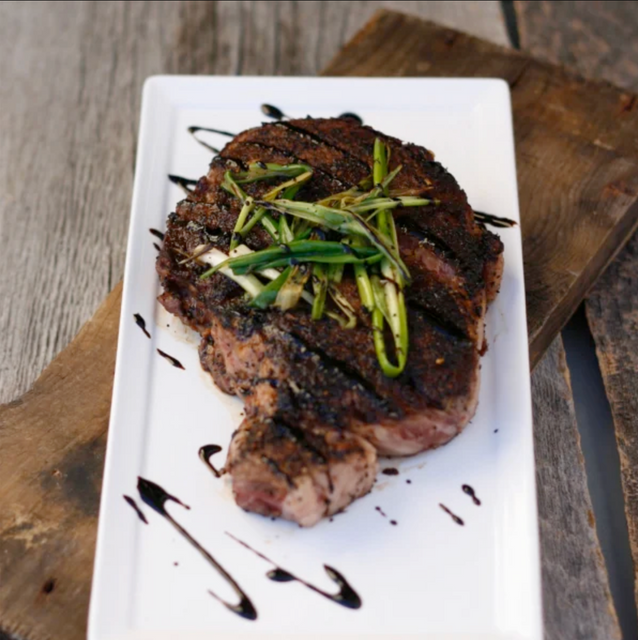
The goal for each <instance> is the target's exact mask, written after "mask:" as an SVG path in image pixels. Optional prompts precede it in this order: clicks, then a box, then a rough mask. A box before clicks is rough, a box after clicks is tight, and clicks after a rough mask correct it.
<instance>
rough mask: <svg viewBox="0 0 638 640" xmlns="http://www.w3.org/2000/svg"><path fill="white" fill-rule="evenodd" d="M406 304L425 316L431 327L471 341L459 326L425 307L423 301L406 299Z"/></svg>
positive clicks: (456, 337)
mask: <svg viewBox="0 0 638 640" xmlns="http://www.w3.org/2000/svg"><path fill="white" fill-rule="evenodd" d="M407 303H408V306H409V307H410V308H411V309H414V311H416V312H417V313H419V314H420V315H421V317H423V318H425V319H426V320H427V321H428V322H429V323H430V324H431V325H432V326H433V327H435V328H436V329H438V330H439V331H441V332H442V333H444V334H445V335H447V336H449V337H451V338H455V339H456V340H462V341H464V342H471V339H470V337H469V336H468V335H467V333H465V331H463V330H462V329H461V328H459V327H458V326H457V325H455V324H453V323H451V322H448V321H447V320H445V318H442V317H441V316H440V315H439V314H438V313H437V312H436V311H434V309H431V308H429V307H426V306H425V305H424V304H423V303H421V302H418V301H417V300H414V299H408V300H407Z"/></svg>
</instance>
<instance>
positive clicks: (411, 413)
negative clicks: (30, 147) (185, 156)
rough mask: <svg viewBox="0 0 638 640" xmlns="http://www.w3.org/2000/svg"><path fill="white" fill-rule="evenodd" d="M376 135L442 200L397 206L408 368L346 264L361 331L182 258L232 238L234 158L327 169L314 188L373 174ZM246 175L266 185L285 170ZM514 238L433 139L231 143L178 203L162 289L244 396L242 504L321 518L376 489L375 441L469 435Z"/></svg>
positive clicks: (309, 136)
mask: <svg viewBox="0 0 638 640" xmlns="http://www.w3.org/2000/svg"><path fill="white" fill-rule="evenodd" d="M377 137H379V138H381V139H382V140H383V141H384V142H385V143H386V144H387V145H388V146H389V147H390V148H391V162H392V166H397V165H399V164H401V165H402V166H403V169H402V170H401V171H400V173H399V174H398V175H397V177H396V178H395V181H394V182H393V183H392V184H393V188H397V189H401V190H405V191H406V192H409V193H411V194H424V195H425V194H427V196H426V197H428V198H432V199H436V200H438V201H440V202H439V204H437V206H427V207H412V208H407V207H406V208H398V209H395V211H394V217H395V223H396V226H397V235H398V242H399V247H400V252H401V256H402V258H403V260H404V262H405V264H406V265H407V267H408V269H409V271H410V273H411V276H412V284H411V285H410V286H409V287H407V288H406V290H405V296H406V302H407V308H408V321H409V327H410V346H409V358H408V361H407V365H406V367H405V369H404V371H403V372H402V373H401V374H400V375H399V376H398V377H397V378H389V377H386V376H385V375H384V374H383V372H382V370H381V368H380V367H379V364H378V361H377V356H376V353H375V348H374V344H373V340H372V327H371V321H370V316H369V313H368V312H367V311H366V310H365V309H363V308H362V306H361V303H360V301H359V296H358V292H357V287H356V283H355V282H354V279H353V278H351V277H348V271H346V276H345V277H344V279H343V281H342V283H341V292H342V294H343V295H344V296H345V297H346V298H347V299H348V300H349V301H350V303H351V305H352V307H353V308H354V309H355V312H356V315H357V325H356V327H355V328H354V329H343V328H342V327H341V326H339V324H338V323H337V322H335V321H334V320H332V319H330V318H327V317H324V318H323V319H321V320H319V321H313V320H312V319H311V318H310V313H309V310H308V307H305V308H302V307H301V306H300V305H298V306H297V307H295V308H294V309H292V310H290V311H287V312H281V311H280V310H277V309H267V310H265V311H262V310H259V309H255V308H252V307H250V306H249V305H248V303H247V301H246V297H245V295H244V291H243V289H242V288H241V287H240V286H239V285H237V284H236V283H235V282H233V281H232V280H230V279H229V278H227V277H226V276H224V275H222V274H221V273H216V274H215V275H213V276H212V277H210V278H209V279H200V277H199V276H200V275H201V274H202V273H203V271H204V270H205V269H206V268H207V267H206V266H204V265H202V264H200V263H199V262H198V261H197V260H191V261H187V262H185V261H184V257H185V256H188V255H192V254H193V253H194V252H195V251H196V250H197V249H198V248H200V247H201V246H202V245H207V246H209V247H214V248H217V249H220V250H221V251H223V252H224V253H228V251H229V244H230V240H231V235H232V232H233V229H234V226H235V222H236V218H237V215H238V213H239V209H240V203H239V201H238V200H237V199H235V198H233V197H232V196H231V195H229V194H228V193H226V192H225V191H224V190H223V189H222V188H221V186H220V185H221V182H222V180H223V176H224V173H225V172H226V171H228V170H231V171H232V170H238V169H241V168H245V167H246V165H247V164H249V163H254V162H258V161H261V162H274V163H278V164H294V163H304V164H308V165H310V166H312V167H313V170H314V172H313V175H312V178H311V180H310V181H309V182H308V183H307V184H306V185H305V186H304V188H303V189H302V191H301V192H300V193H299V194H298V197H297V199H299V200H303V201H316V200H319V199H321V198H325V197H326V196H328V195H332V194H334V193H337V192H341V191H343V190H345V189H348V188H350V187H352V186H355V185H357V184H358V183H359V182H360V181H361V180H363V179H364V178H366V177H367V176H369V175H370V173H371V167H372V164H373V159H372V150H373V145H374V141H375V139H376V138H377ZM243 186H244V187H245V188H246V192H247V193H248V194H249V195H252V196H255V197H258V196H260V195H263V193H264V192H265V191H266V190H268V189H270V188H272V186H273V183H272V182H271V183H269V184H264V182H255V183H251V184H246V185H243ZM244 242H245V244H246V245H248V246H249V247H250V248H252V249H255V250H257V249H261V248H264V247H266V246H268V245H270V244H271V240H270V237H269V236H268V235H267V233H266V232H265V231H264V230H263V229H262V228H261V227H260V226H259V225H256V226H255V227H254V228H253V229H252V231H251V232H250V233H249V234H248V235H247V237H246V238H245V240H244ZM502 251H503V246H502V243H501V241H500V240H499V238H498V237H497V236H496V235H494V234H492V233H491V232H489V231H487V230H486V229H485V227H484V226H482V225H479V224H477V223H475V221H474V216H473V212H472V209H471V207H470V206H469V204H468V202H467V198H466V196H465V193H464V192H463V191H462V190H461V189H460V187H459V186H458V184H457V183H456V181H455V179H454V178H453V177H452V176H451V175H450V174H449V173H448V172H447V171H446V170H445V169H444V168H443V167H442V166H441V165H440V164H439V163H437V162H436V161H435V160H434V157H433V155H432V154H431V153H430V152H429V151H427V150H426V149H423V148H422V147H418V146H415V145H411V144H403V143H402V142H401V141H400V140H397V139H395V138H391V137H388V136H384V135H383V134H380V133H379V132H377V131H374V130H373V129H371V128H369V127H365V126H361V125H359V124H358V123H356V122H355V121H354V120H352V119H347V118H343V119H312V118H307V119H301V120H291V121H285V122H277V123H272V124H265V125H262V126H261V127H258V128H255V129H250V130H248V131H245V132H243V133H241V134H239V135H238V136H236V137H235V138H234V139H233V140H232V141H231V142H230V143H229V144H228V145H226V147H225V148H224V149H223V151H222V152H221V154H220V155H219V156H217V157H215V158H214V159H213V161H212V163H211V166H210V170H209V172H208V174H207V175H206V176H204V177H203V178H202V179H201V180H200V181H199V182H198V184H197V186H196V188H195V190H194V192H193V194H192V195H191V196H190V197H189V198H188V199H187V200H184V201H182V202H181V203H179V204H178V206H177V209H176V211H175V213H172V214H171V215H170V216H169V218H168V225H167V231H166V236H165V240H164V245H163V247H162V249H161V252H160V254H159V258H158V261H157V271H158V273H159V276H160V279H161V282H162V285H163V288H164V293H163V294H162V295H161V296H160V298H159V299H160V302H161V303H162V304H163V305H164V306H165V307H166V309H167V310H168V311H170V312H171V313H174V314H175V315H177V316H178V317H180V318H181V320H182V321H183V322H184V323H186V324H187V325H189V326H190V327H192V328H193V329H195V330H196V331H198V332H199V334H200V335H201V337H202V341H201V346H200V359H201V363H202V366H203V368H204V369H205V370H207V371H209V372H210V374H211V375H212V377H213V378H214V380H215V382H216V383H217V385H218V386H219V387H220V388H221V389H222V390H223V391H225V392H226V393H230V394H237V395H239V396H241V397H242V398H244V400H245V402H246V418H245V420H244V422H243V423H242V425H241V426H240V428H239V430H238V431H237V432H236V433H235V434H234V436H233V440H232V444H231V447H230V450H229V454H228V460H227V464H226V468H227V470H228V471H229V473H230V474H231V477H232V482H233V490H234V495H235V498H236V501H237V503H238V504H239V505H240V506H241V507H243V508H244V509H247V510H249V511H255V512H257V513H261V514H264V515H271V516H282V517H284V518H288V519H291V520H294V521H296V522H299V523H300V524H302V525H305V526H306V525H312V524H314V523H316V522H317V521H318V520H319V519H321V517H323V516H325V515H329V514H331V513H335V512H336V511H339V510H340V509H343V508H344V507H345V506H346V505H347V504H348V503H350V502H351V501H352V500H354V499H356V498H357V497H359V496H361V495H363V494H365V493H366V492H368V491H369V490H370V488H371V486H372V483H373V482H374V477H375V474H376V468H377V462H376V456H377V454H383V455H409V454H414V453H417V452H420V451H423V450H425V449H429V448H433V447H437V446H440V445H442V444H445V443H446V442H448V441H449V440H450V439H451V438H453V437H454V436H455V435H457V434H458V433H459V432H460V431H461V430H462V429H463V427H464V426H465V425H466V424H467V423H468V421H469V420H470V419H471V418H472V416H473V415H474V412H475V410H476V405H477V398H478V389H479V359H480V355H481V353H482V352H483V351H484V350H485V348H486V345H485V341H484V332H483V322H484V316H485V311H486V307H487V304H488V303H489V302H490V301H491V300H492V299H493V298H494V297H495V295H496V293H497V291H498V289H499V285H500V280H501V275H502V268H503V258H502Z"/></svg>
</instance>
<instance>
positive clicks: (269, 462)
mask: <svg viewBox="0 0 638 640" xmlns="http://www.w3.org/2000/svg"><path fill="white" fill-rule="evenodd" d="M261 459H262V461H263V462H265V463H266V464H267V465H268V466H269V467H270V468H271V469H272V470H273V471H274V472H275V473H276V474H277V475H278V476H281V477H282V478H284V479H285V480H286V482H287V483H288V486H289V487H293V488H294V487H296V486H297V485H296V484H295V481H294V480H293V479H292V478H291V477H290V476H289V475H288V474H287V473H286V472H285V471H284V470H283V469H282V468H281V467H280V466H279V463H278V462H277V461H276V460H273V459H272V458H271V457H270V456H266V455H262V456H261Z"/></svg>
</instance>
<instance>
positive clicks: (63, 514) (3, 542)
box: [0, 285, 122, 640]
mask: <svg viewBox="0 0 638 640" xmlns="http://www.w3.org/2000/svg"><path fill="white" fill-rule="evenodd" d="M121 293H122V287H121V285H118V286H117V287H116V288H115V290H114V291H113V292H112V293H111V294H110V295H109V296H108V298H107V299H106V300H105V301H104V302H103V303H102V305H101V306H100V308H99V309H98V311H97V312H96V314H95V315H94V316H93V318H92V319H91V320H90V321H89V322H88V323H87V324H85V325H84V327H83V328H82V330H81V331H80V333H79V334H78V336H77V337H76V338H75V340H73V342H72V343H71V344H70V345H69V346H68V347H67V348H66V349H65V350H64V351H63V352H62V353H61V354H60V355H59V356H58V357H57V358H56V359H55V360H54V361H53V362H52V363H51V364H50V365H49V366H48V367H47V369H46V371H45V372H44V373H43V374H42V375H41V376H40V378H39V379H38V380H37V382H36V383H35V384H34V386H33V388H32V389H31V390H30V391H29V392H27V393H26V394H25V395H24V396H23V397H22V398H21V399H20V400H17V401H15V402H12V403H10V404H8V405H4V406H2V407H0V451H2V459H3V463H2V465H0V493H1V495H2V509H0V576H1V579H0V627H1V628H2V629H3V630H5V631H7V632H9V633H11V634H15V635H16V636H17V637H19V638H25V639H29V640H34V639H38V640H39V639H41V638H42V639H45V638H60V639H64V640H75V639H77V640H80V639H81V638H84V637H85V636H86V615H87V610H88V603H89V593H90V581H91V575H92V573H93V553H94V547H95V535H96V529H97V527H96V524H97V513H98V505H99V497H100V485H101V480H102V468H103V458H104V449H105V445H106V432H107V427H108V419H109V412H110V405H111V390H112V387H113V369H114V367H115V348H116V345H117V328H118V322H119V317H120V301H121ZM25 431H26V433H25Z"/></svg>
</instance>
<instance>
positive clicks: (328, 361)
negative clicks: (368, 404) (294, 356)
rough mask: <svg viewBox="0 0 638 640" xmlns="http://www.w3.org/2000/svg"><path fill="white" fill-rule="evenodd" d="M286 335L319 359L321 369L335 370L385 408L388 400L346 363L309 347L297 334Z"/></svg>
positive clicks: (315, 347) (316, 348) (313, 346)
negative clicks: (329, 368) (326, 367)
mask: <svg viewBox="0 0 638 640" xmlns="http://www.w3.org/2000/svg"><path fill="white" fill-rule="evenodd" d="M288 335H289V336H290V337H291V338H292V339H294V340H295V341H296V342H297V343H299V344H301V345H302V346H303V347H304V348H305V349H306V350H307V351H309V352H310V353H312V354H314V355H316V356H318V357H319V358H320V361H319V362H320V365H319V366H321V367H325V366H328V367H331V368H333V369H336V370H337V371H338V372H339V373H341V374H342V375H343V376H344V377H346V378H348V379H350V380H351V381H352V382H353V383H354V384H355V385H357V386H359V387H361V388H363V389H365V391H367V392H368V393H369V394H370V396H372V397H373V398H374V399H375V401H376V402H378V403H380V404H382V405H383V407H384V408H387V405H388V400H387V398H385V397H383V396H382V395H380V394H379V392H378V391H377V389H376V387H375V386H374V385H373V384H372V383H370V382H369V381H368V380H367V379H366V378H364V377H363V376H362V375H361V373H360V372H359V371H357V370H356V369H354V368H353V367H351V366H350V365H349V364H348V363H347V362H344V361H343V360H339V359H338V358H333V357H332V356H330V355H329V354H328V353H327V352H326V351H324V350H323V349H322V348H321V347H318V346H316V345H311V344H310V343H309V342H308V341H306V340H305V339H304V338H302V337H301V336H300V335H299V334H298V333H297V332H294V331H291V332H289V333H288Z"/></svg>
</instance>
